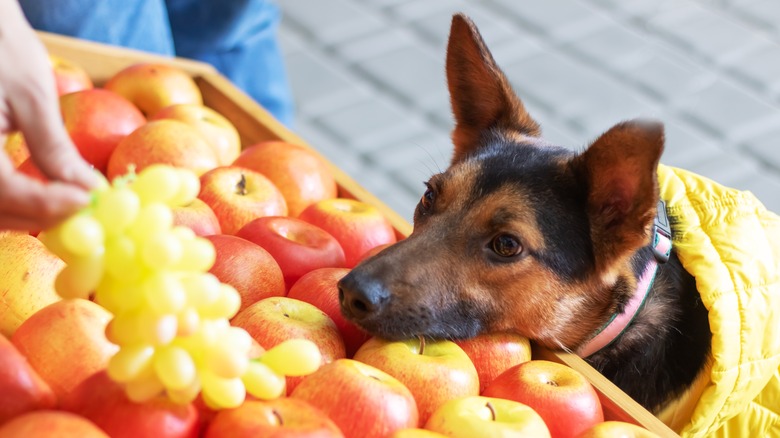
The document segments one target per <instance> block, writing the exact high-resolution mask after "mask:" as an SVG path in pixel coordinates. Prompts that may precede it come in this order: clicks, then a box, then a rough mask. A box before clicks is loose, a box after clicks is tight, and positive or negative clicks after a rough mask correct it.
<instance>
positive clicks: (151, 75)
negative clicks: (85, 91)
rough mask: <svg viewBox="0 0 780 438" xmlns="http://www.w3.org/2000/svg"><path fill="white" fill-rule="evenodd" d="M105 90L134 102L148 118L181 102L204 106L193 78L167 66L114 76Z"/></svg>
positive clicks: (151, 65) (142, 65) (135, 69)
mask: <svg viewBox="0 0 780 438" xmlns="http://www.w3.org/2000/svg"><path fill="white" fill-rule="evenodd" d="M104 88H106V89H107V90H111V91H113V92H115V93H118V94H121V95H122V96H124V97H125V98H126V99H127V100H129V101H130V102H133V103H134V104H135V106H137V107H138V109H140V110H141V112H143V113H144V114H145V115H146V116H147V117H148V116H151V115H153V114H154V113H156V112H157V111H160V110H161V109H163V108H165V107H166V106H169V105H174V104H177V103H195V104H199V105H200V104H203V96H202V95H201V93H200V89H199V88H198V86H197V84H195V81H194V80H193V79H192V78H191V77H190V75H188V74H187V73H186V72H184V71H183V70H181V69H179V68H177V67H173V66H170V65H165V64H156V63H140V64H135V65H131V66H129V67H127V68H125V69H123V70H120V71H119V72H117V73H116V74H115V75H114V76H112V77H111V78H110V79H109V80H108V82H106V84H105V86H104Z"/></svg>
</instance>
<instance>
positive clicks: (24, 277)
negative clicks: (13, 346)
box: [0, 233, 65, 337]
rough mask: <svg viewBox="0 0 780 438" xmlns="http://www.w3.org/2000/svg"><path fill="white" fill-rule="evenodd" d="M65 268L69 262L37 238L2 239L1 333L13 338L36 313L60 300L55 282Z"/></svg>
mask: <svg viewBox="0 0 780 438" xmlns="http://www.w3.org/2000/svg"><path fill="white" fill-rule="evenodd" d="M63 267H65V263H64V262H63V261H62V260H60V258H59V257H57V256H55V255H54V254H52V253H51V252H49V250H48V249H46V247H45V246H44V245H43V243H41V241H40V240H38V239H36V238H35V237H33V236H30V235H28V234H23V233H9V234H4V235H2V236H0V278H2V282H3V286H2V291H1V292H0V309H2V317H0V334H2V335H5V336H6V337H10V336H11V335H13V333H14V332H15V331H16V329H17V328H18V327H19V326H20V325H21V324H22V322H24V321H25V320H26V319H27V318H29V317H30V316H31V315H32V314H34V313H35V312H37V311H38V310H40V309H42V308H44V307H46V306H48V305H49V304H51V303H54V302H57V301H59V300H60V296H59V295H57V292H56V291H55V290H54V279H55V278H56V277H57V274H58V273H59V272H60V271H61V270H62V268H63Z"/></svg>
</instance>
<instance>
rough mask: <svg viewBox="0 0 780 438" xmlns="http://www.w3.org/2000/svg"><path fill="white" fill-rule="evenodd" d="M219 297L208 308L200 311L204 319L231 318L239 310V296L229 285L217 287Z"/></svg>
mask: <svg viewBox="0 0 780 438" xmlns="http://www.w3.org/2000/svg"><path fill="white" fill-rule="evenodd" d="M219 289H220V291H219V296H218V297H217V299H216V301H214V302H213V303H212V304H211V305H210V306H208V307H206V308H202V309H200V313H201V315H202V316H203V317H204V318H228V319H230V318H232V317H234V316H235V315H236V313H238V309H240V308H241V294H239V293H238V291H237V290H236V289H235V288H234V287H233V286H231V285H229V284H226V283H222V284H220V285H219Z"/></svg>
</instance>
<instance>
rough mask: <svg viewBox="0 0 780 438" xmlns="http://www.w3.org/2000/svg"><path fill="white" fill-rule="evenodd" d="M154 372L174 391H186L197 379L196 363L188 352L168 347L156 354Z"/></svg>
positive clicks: (179, 348)
mask: <svg viewBox="0 0 780 438" xmlns="http://www.w3.org/2000/svg"><path fill="white" fill-rule="evenodd" d="M154 371H155V372H156V373H157V377H158V378H159V379H160V382H162V384H163V385H164V386H165V387H166V388H168V389H173V390H181V389H185V388H187V387H189V386H191V385H192V382H193V381H194V380H195V378H196V377H197V374H196V369H195V362H193V360H192V356H190V354H189V353H188V352H187V350H185V349H183V348H181V347H176V346H168V347H163V348H160V349H158V350H157V352H156V353H155V354H154Z"/></svg>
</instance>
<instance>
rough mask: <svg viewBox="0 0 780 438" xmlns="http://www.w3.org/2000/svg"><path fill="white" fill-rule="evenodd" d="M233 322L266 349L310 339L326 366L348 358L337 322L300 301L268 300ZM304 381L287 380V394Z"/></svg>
mask: <svg viewBox="0 0 780 438" xmlns="http://www.w3.org/2000/svg"><path fill="white" fill-rule="evenodd" d="M230 323H231V325H234V326H236V327H241V328H243V329H244V330H246V331H247V333H249V334H250V335H251V336H252V338H253V339H254V340H255V341H257V343H258V344H260V346H261V347H263V348H264V349H266V350H268V349H270V348H271V347H273V346H275V345H277V344H279V343H281V342H282V341H285V340H287V339H308V340H310V341H312V342H314V343H315V344H316V345H317V347H318V348H319V350H320V354H321V355H322V364H326V363H330V362H333V361H334V360H336V359H342V358H344V357H346V352H345V350H344V341H343V340H342V339H341V334H340V333H339V330H338V329H337V328H336V324H335V323H334V322H333V320H331V319H330V318H329V317H328V315H326V314H325V313H324V312H323V311H322V310H320V309H318V308H316V307H314V306H313V305H311V304H309V303H306V302H303V301H300V300H296V299H293V298H287V297H270V298H265V299H262V300H260V301H258V302H256V303H254V304H252V305H250V306H249V307H247V308H246V309H244V310H242V311H241V312H239V313H238V314H237V315H236V316H235V317H233V319H232V320H231V321H230ZM303 379H305V377H287V393H288V394H289V393H290V392H291V391H292V390H293V389H294V388H295V387H296V386H297V385H298V384H299V383H300V382H301V381H302V380H303Z"/></svg>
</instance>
